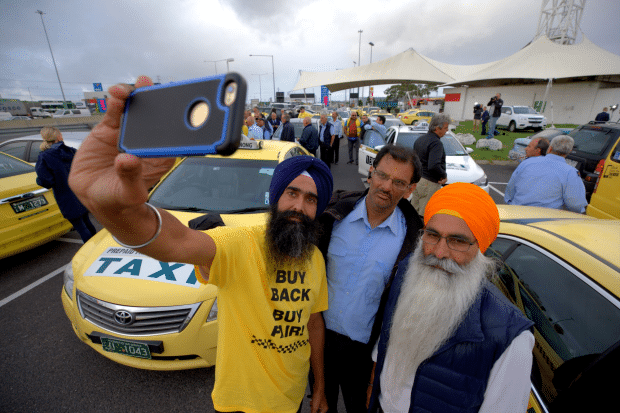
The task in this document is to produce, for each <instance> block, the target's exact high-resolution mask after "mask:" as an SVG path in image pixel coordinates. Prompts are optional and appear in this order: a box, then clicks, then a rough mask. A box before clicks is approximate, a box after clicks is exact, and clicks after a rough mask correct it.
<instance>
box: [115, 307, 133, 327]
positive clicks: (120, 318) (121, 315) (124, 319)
mask: <svg viewBox="0 0 620 413" xmlns="http://www.w3.org/2000/svg"><path fill="white" fill-rule="evenodd" d="M114 321H116V322H117V323H118V324H120V325H123V326H127V325H129V324H131V323H133V315H132V314H131V313H130V312H129V311H125V310H118V311H117V312H115V313H114Z"/></svg>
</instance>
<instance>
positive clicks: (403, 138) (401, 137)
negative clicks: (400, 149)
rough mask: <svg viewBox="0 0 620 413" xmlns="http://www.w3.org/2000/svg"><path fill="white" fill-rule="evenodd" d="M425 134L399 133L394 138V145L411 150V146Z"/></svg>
mask: <svg viewBox="0 0 620 413" xmlns="http://www.w3.org/2000/svg"><path fill="white" fill-rule="evenodd" d="M424 134H426V132H399V133H398V136H397V137H396V144H397V145H401V146H404V147H406V148H413V144H414V143H415V141H417V140H418V138H419V137H420V136H422V135H424Z"/></svg>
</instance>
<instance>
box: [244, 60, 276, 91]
mask: <svg viewBox="0 0 620 413" xmlns="http://www.w3.org/2000/svg"><path fill="white" fill-rule="evenodd" d="M255 56H258V57H271V73H272V74H273V101H274V102H275V101H276V70H275V66H274V64H273V55H272V54H251V55H250V57H255Z"/></svg>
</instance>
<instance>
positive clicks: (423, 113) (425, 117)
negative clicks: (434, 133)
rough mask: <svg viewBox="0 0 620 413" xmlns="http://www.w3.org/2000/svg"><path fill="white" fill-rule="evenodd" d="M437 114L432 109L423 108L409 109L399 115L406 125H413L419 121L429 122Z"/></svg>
mask: <svg viewBox="0 0 620 413" xmlns="http://www.w3.org/2000/svg"><path fill="white" fill-rule="evenodd" d="M433 116H435V112H431V111H430V110H421V109H409V110H407V111H405V112H400V113H399V114H398V115H397V117H398V118H399V119H400V120H402V121H403V123H404V124H405V125H413V124H414V123H416V122H419V121H425V122H429V123H430V121H431V119H432V118H433Z"/></svg>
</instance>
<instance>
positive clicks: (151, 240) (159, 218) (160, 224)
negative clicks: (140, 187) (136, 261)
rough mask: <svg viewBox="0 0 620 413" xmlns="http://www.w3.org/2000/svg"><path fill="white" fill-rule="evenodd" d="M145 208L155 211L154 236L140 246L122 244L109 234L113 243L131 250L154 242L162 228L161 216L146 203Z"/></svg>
mask: <svg viewBox="0 0 620 413" xmlns="http://www.w3.org/2000/svg"><path fill="white" fill-rule="evenodd" d="M146 206H147V207H149V208H151V209H152V210H153V211H155V215H157V231H155V235H153V238H151V239H150V240H148V241H146V242H145V243H144V244H140V245H127V244H123V243H122V242H120V241H119V240H118V239H117V238H116V237H115V236H114V235H112V234H110V235H112V239H113V240H114V241H116V242H117V243H118V244H119V245H120V246H121V247H125V248H131V249H136V248H142V247H146V246H147V245H149V244H150V243H151V242H153V241H155V238H157V237H158V236H159V234H160V233H161V227H162V221H161V214H160V213H159V211H158V210H157V208H155V207H154V206H153V205H151V204H149V203H148V202H147V203H146Z"/></svg>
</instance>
